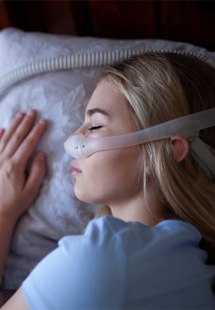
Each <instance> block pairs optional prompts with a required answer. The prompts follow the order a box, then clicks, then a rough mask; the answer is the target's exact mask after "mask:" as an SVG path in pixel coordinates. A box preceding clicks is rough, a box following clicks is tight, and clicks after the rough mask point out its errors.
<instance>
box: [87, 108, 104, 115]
mask: <svg viewBox="0 0 215 310" xmlns="http://www.w3.org/2000/svg"><path fill="white" fill-rule="evenodd" d="M95 113H100V114H103V115H105V116H109V113H108V112H107V111H105V110H103V109H100V108H94V109H89V110H87V111H86V114H87V115H88V116H92V115H93V114H95Z"/></svg>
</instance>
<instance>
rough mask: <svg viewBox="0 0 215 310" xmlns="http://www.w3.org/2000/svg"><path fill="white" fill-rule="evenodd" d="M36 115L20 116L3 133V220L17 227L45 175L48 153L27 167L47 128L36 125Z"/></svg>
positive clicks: (0, 135)
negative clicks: (45, 156) (17, 222)
mask: <svg viewBox="0 0 215 310" xmlns="http://www.w3.org/2000/svg"><path fill="white" fill-rule="evenodd" d="M35 118H36V112H35V111H33V110H30V111H29V112H28V113H27V114H23V113H18V114H17V115H16V116H15V117H14V119H13V121H12V122H11V125H10V127H9V128H8V129H7V130H6V131H4V130H2V129H0V217H1V218H2V217H3V218H4V219H5V220H9V221H12V222H13V223H14V224H15V222H16V221H17V220H18V218H19V217H20V215H21V214H22V213H23V212H25V211H26V210H27V209H28V207H29V206H30V205H31V204H32V202H33V200H34V199H35V197H36V195H37V194H38V192H39V188H40V185H41V183H42V181H43V179H44V174H45V166H46V165H45V158H44V153H41V152H40V153H37V154H36V155H35V156H34V157H33V159H32V161H31V165H30V168H29V167H28V168H29V169H28V173H27V170H26V168H27V165H29V164H30V163H29V159H31V157H32V154H33V151H34V149H35V147H36V145H37V144H38V142H39V140H40V138H41V136H42V134H43V133H44V131H45V128H46V125H47V123H46V121H44V120H43V121H40V122H39V123H37V124H36V125H34V124H33V123H34V121H35Z"/></svg>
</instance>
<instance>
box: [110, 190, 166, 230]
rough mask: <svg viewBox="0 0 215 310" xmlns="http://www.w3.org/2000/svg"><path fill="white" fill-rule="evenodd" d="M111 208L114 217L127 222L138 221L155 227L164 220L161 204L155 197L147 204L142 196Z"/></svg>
mask: <svg viewBox="0 0 215 310" xmlns="http://www.w3.org/2000/svg"><path fill="white" fill-rule="evenodd" d="M109 208H110V209H111V213H112V215H113V216H114V217H116V218H119V219H121V220H123V221H126V222H129V221H137V222H140V223H142V224H145V225H150V226H154V225H156V224H158V223H159V222H160V221H162V220H163V216H162V215H161V206H160V203H159V202H158V200H156V199H155V198H154V196H153V197H152V199H150V201H149V202H148V203H147V204H146V203H144V199H143V196H142V195H140V196H138V197H135V198H133V199H131V200H130V201H126V202H125V201H124V202H122V203H120V204H119V203H118V204H116V205H114V204H112V205H110V206H109Z"/></svg>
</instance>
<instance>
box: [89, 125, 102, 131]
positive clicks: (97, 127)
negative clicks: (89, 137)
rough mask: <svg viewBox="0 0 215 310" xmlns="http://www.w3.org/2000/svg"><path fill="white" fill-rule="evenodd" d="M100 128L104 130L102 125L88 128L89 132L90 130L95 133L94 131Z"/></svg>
mask: <svg viewBox="0 0 215 310" xmlns="http://www.w3.org/2000/svg"><path fill="white" fill-rule="evenodd" d="M100 128H102V125H99V126H92V127H90V128H88V130H89V131H94V130H98V129H100Z"/></svg>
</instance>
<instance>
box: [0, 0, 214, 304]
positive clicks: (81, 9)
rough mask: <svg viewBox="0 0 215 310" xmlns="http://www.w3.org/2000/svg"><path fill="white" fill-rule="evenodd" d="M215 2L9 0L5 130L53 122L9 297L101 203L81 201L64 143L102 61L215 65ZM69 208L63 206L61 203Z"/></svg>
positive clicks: (4, 45)
mask: <svg viewBox="0 0 215 310" xmlns="http://www.w3.org/2000/svg"><path fill="white" fill-rule="evenodd" d="M214 26H215V2H214V1H102V0H101V1H94V0H88V1H67V0H64V1H1V2H0V29H1V31H0V68H1V73H0V102H1V103H0V115H1V116H0V127H5V126H7V125H8V122H9V121H10V119H11V117H12V116H13V115H14V113H15V112H16V111H18V110H23V111H25V110H27V109H28V108H29V107H32V108H35V109H37V110H38V113H39V116H40V115H43V117H46V118H47V119H48V120H49V124H50V125H49V129H48V131H47V133H46V135H45V137H44V139H43V140H42V141H41V144H40V146H39V148H40V149H43V150H45V151H46V152H47V153H48V158H49V165H48V173H47V176H46V179H45V181H44V184H43V186H42V189H41V192H40V196H39V197H38V199H37V200H36V201H35V202H34V204H33V205H32V207H31V208H30V209H29V211H28V212H27V214H25V215H24V216H23V217H22V219H21V220H20V222H19V223H18V225H17V228H16V233H15V236H14V239H13V242H12V245H11V250H10V253H9V257H8V262H7V266H6V272H5V291H4V295H3V297H1V298H3V299H2V301H1V302H2V303H3V302H4V301H5V300H6V299H7V298H8V296H10V295H11V292H13V291H14V290H16V289H17V287H19V285H20V284H21V283H22V281H23V279H24V278H25V277H26V276H27V274H28V273H29V272H30V270H31V269H32V268H33V267H34V266H35V265H36V263H37V262H38V261H39V260H40V259H41V258H42V257H43V256H44V255H46V254H47V253H49V252H50V251H51V250H52V249H54V248H55V247H56V245H57V241H58V240H59V239H60V238H61V237H62V236H64V235H65V234H79V233H81V232H82V231H83V229H84V228H85V226H86V225H87V223H88V222H89V220H90V219H91V218H92V217H93V216H94V213H95V211H96V207H95V206H89V205H87V206H86V205H85V204H83V203H80V202H78V201H77V200H76V199H75V197H74V194H73V192H72V182H71V179H70V173H69V170H68V166H69V161H70V158H69V156H67V155H66V154H65V153H64V150H63V142H64V140H65V138H66V137H67V136H68V134H69V133H71V132H72V131H74V130H75V129H76V128H77V127H78V126H79V125H80V123H81V121H82V118H83V111H84V107H85V105H86V103H87V101H88V99H89V97H90V94H91V93H92V91H93V89H94V87H95V85H96V81H97V78H98V77H99V74H100V73H101V71H102V68H103V65H104V64H106V63H112V62H113V61H118V60H119V59H121V58H126V57H128V56H129V55H130V54H132V53H134V54H135V53H141V52H143V51H145V50H156V51H157V50H158V51H159V50H174V51H177V52H180V53H181V52H182V53H184V52H189V53H194V54H199V55H201V57H204V59H206V60H207V61H208V62H210V63H211V64H212V65H214V63H215V53H214V50H215V39H214V29H215V27H214ZM59 206H61V208H59Z"/></svg>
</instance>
